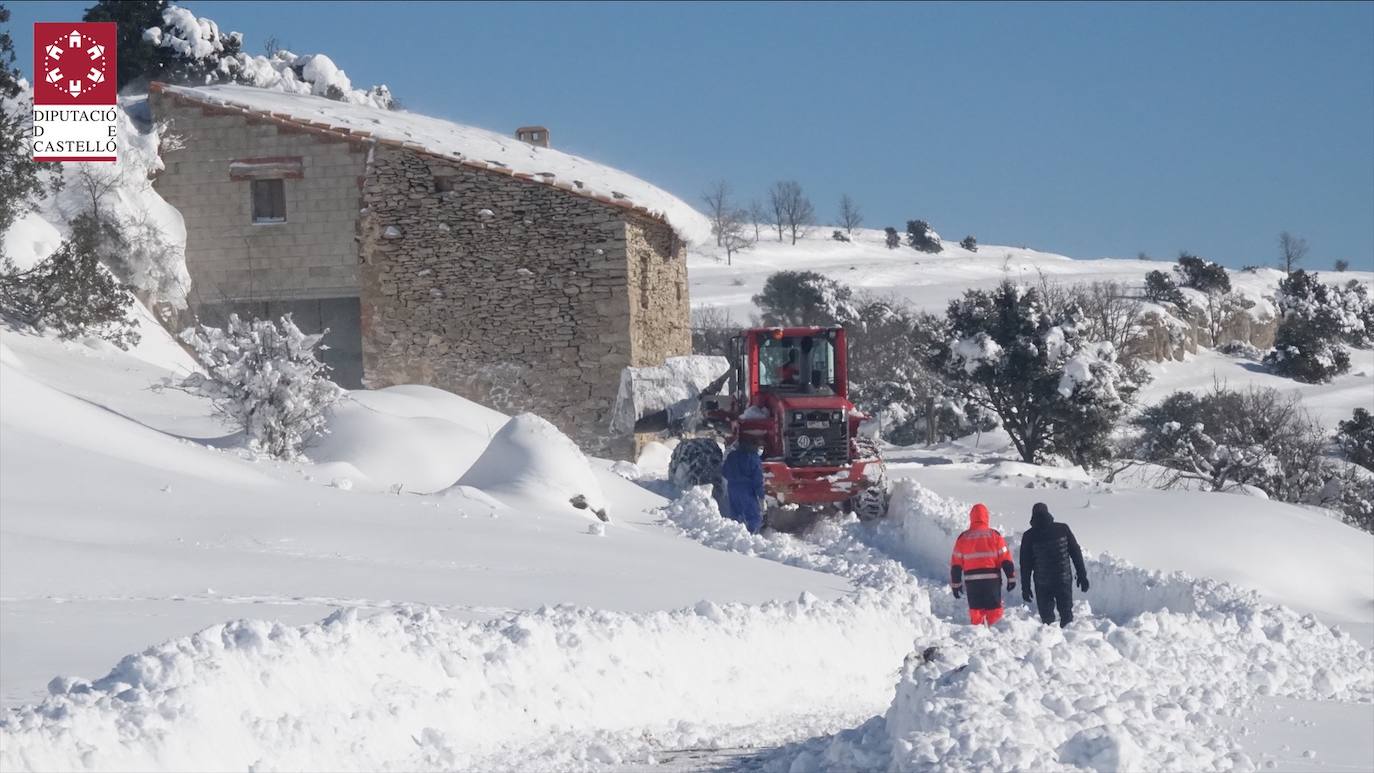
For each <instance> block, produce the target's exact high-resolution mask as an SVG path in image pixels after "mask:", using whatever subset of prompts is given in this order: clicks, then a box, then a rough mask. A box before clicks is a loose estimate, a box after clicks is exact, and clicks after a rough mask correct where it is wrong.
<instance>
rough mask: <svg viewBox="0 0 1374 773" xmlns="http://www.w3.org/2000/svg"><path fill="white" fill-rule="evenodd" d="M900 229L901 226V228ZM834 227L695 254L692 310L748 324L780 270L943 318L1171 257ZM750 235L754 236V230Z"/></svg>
mask: <svg viewBox="0 0 1374 773" xmlns="http://www.w3.org/2000/svg"><path fill="white" fill-rule="evenodd" d="M893 225H894V226H898V227H900V226H901V224H900V223H893ZM833 230H834V229H833V228H832V227H830V226H816V227H815V228H813V229H812V230H811V232H810V234H808V235H807V236H806V238H804V239H802V240H800V241H799V242H797V244H795V245H794V244H791V243H790V241H787V242H778V241H777V240H776V238H775V237H776V231H774V232H772V233H770V232H769V230H768V229H767V228H766V227H765V228H763V229H762V230H761V231H760V236H761V238H760V240H759V241H758V242H757V243H756V244H755V245H754V246H753V247H751V248H749V249H746V250H744V251H742V252H737V253H735V255H734V257H733V259H732V261H731V262H730V263H727V262H726V259H725V254H724V250H722V249H717V248H716V247H715V246H714V245H713V244H711V243H710V242H709V241H707V242H702V243H699V244H696V245H694V246H693V249H692V251H691V252H690V253H689V255H688V265H689V266H690V267H691V272H690V280H689V281H690V284H691V297H692V305H693V306H694V307H697V308H700V307H704V306H718V307H722V308H724V309H727V310H728V311H729V312H730V313H731V315H732V316H733V317H734V319H735V320H737V321H739V322H748V321H749V319H750V316H751V315H753V314H756V313H757V309H755V307H754V304H753V302H752V301H751V300H750V299H751V298H753V296H754V295H756V294H757V293H758V292H759V291H760V290H762V289H763V283H764V282H765V281H766V280H767V279H768V276H769V275H770V274H773V273H774V272H777V271H815V272H818V273H821V274H824V275H826V276H828V277H830V278H832V279H835V280H838V281H840V282H843V283H844V284H847V285H849V286H850V287H852V288H854V289H855V290H856V291H860V290H861V291H864V292H867V293H871V294H873V295H877V296H880V297H894V298H900V299H903V300H905V301H907V302H909V303H911V304H912V305H914V306H915V307H917V308H920V309H925V310H927V311H931V312H937V313H938V312H943V311H944V309H945V306H946V304H948V302H949V301H950V300H953V299H954V298H957V297H959V296H960V295H962V294H963V292H964V291H965V290H968V289H971V288H980V289H988V288H991V287H994V286H996V285H997V284H999V283H1000V282H1002V281H1003V280H1004V279H1011V280H1012V281H1014V282H1022V283H1027V284H1032V285H1035V284H1038V283H1039V282H1040V277H1041V275H1043V276H1044V277H1045V278H1047V279H1048V280H1050V281H1051V282H1063V283H1075V282H1100V281H1117V282H1121V283H1123V284H1125V285H1127V286H1130V287H1139V286H1140V285H1141V284H1142V283H1143V281H1144V277H1145V274H1146V273H1147V272H1149V271H1155V270H1160V271H1164V272H1165V273H1168V272H1169V271H1170V269H1171V268H1172V267H1173V265H1174V261H1173V259H1172V258H1171V257H1168V256H1161V257H1159V258H1158V259H1156V260H1136V259H1134V258H1131V259H1120V258H1103V259H1097V260H1085V259H1073V258H1069V257H1066V256H1064V255H1056V254H1053V253H1048V252H1040V251H1038V250H1034V249H1030V248H1027V247H1010V246H1000V245H994V244H980V245H978V251H977V252H969V251H968V250H965V249H964V248H962V247H960V246H959V244H958V242H957V241H953V240H946V241H945V242H944V250H943V251H942V252H940V253H937V254H933V255H932V254H926V253H921V252H917V251H916V250H913V249H912V248H910V247H908V246H906V245H905V243H904V244H903V245H902V246H900V247H897V248H896V249H888V248H887V246H886V245H885V243H884V238H885V236H884V233H883V231H882V230H881V229H868V228H865V229H856V230H855V231H854V234H853V236H852V241H850V242H839V241H835V240H834V239H832V238H830V232H831V231H833ZM749 235H750V236H752V235H753V229H752V227H751V228H750V229H749ZM1311 269H1312V270H1315V271H1319V272H1321V273H1322V275H1323V276H1324V277H1326V278H1327V279H1331V278H1333V277H1336V276H1340V277H1341V278H1342V279H1358V280H1360V281H1363V282H1370V281H1374V272H1369V271H1348V272H1346V273H1343V274H1340V275H1337V274H1335V273H1334V272H1332V273H1330V274H1328V272H1327V271H1326V267H1324V266H1312V267H1311ZM1280 276H1281V274H1280V272H1278V271H1277V270H1275V269H1272V268H1262V269H1258V270H1256V271H1254V272H1246V271H1232V272H1231V282H1232V285H1233V287H1234V288H1235V289H1237V290H1238V291H1240V292H1244V293H1245V294H1247V295H1250V296H1261V295H1264V294H1272V293H1273V287H1274V285H1275V284H1276V283H1277V282H1278V279H1279V277H1280Z"/></svg>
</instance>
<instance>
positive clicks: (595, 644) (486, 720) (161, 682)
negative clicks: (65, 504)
mask: <svg viewBox="0 0 1374 773" xmlns="http://www.w3.org/2000/svg"><path fill="white" fill-rule="evenodd" d="M907 602H908V599H907V598H906V597H904V596H902V595H892V594H882V593H879V592H875V591H863V592H860V593H859V594H857V595H856V596H855V597H854V598H852V599H844V600H839V601H833V602H823V601H818V600H816V599H815V598H814V597H811V596H809V595H808V594H803V596H802V598H800V599H799V600H797V601H792V602H773V603H768V604H764V605H761V606H745V605H738V604H727V605H716V604H712V603H709V602H702V603H701V604H698V605H697V607H696V608H695V609H690V610H680V611H675V612H659V613H650V614H638V615H628V614H617V613H612V612H599V611H591V610H586V609H576V608H571V607H560V608H555V609H543V610H539V611H537V612H529V613H521V614H518V615H514V616H510V617H506V618H503V619H500V620H496V621H491V622H488V623H470V622H469V623H465V622H458V621H455V620H452V619H449V618H446V617H443V616H441V615H439V614H437V613H435V612H432V611H426V610H397V611H395V612H391V613H385V614H381V615H378V616H376V617H373V618H369V619H359V618H358V617H356V616H355V615H354V614H351V613H339V614H336V615H333V616H331V617H329V618H327V619H326V620H324V621H322V622H320V623H318V624H315V625H307V626H301V627H289V626H283V625H278V624H274V623H268V622H263V621H237V622H232V623H228V624H225V625H219V626H215V627H212V628H209V629H207V630H205V631H202V632H200V633H198V634H196V635H194V636H190V637H186V638H183V639H177V640H175V641H171V642H168V643H166V644H163V645H160V646H156V647H152V648H150V649H149V650H147V651H145V652H144V653H142V654H139V655H132V656H129V657H127V658H125V659H124V660H123V661H122V662H121V663H120V664H119V665H118V666H116V667H115V669H114V670H113V671H111V672H110V673H109V675H107V676H106V677H105V678H103V679H100V680H98V681H96V682H94V683H85V682H72V681H68V680H54V682H53V684H52V685H50V690H51V691H52V693H53V695H52V696H51V697H50V698H49V699H48V700H47V701H45V702H44V703H43V704H41V705H38V706H30V707H25V708H23V709H21V710H19V711H17V712H14V713H11V714H10V715H9V716H8V717H7V718H5V719H4V720H3V721H0V769H4V770H36V769H73V768H83V769H110V768H124V769H142V770H152V769H191V768H196V769H205V768H216V769H237V770H243V769H248V768H253V769H281V768H308V769H334V770H358V769H361V770H367V769H383V768H393V769H435V768H443V769H491V768H501V767H508V768H519V769H530V768H539V767H547V768H555V769H567V768H568V767H570V766H575V765H577V764H578V763H582V762H588V761H599V762H615V761H617V760H619V759H620V758H621V755H622V754H625V753H632V754H636V755H640V756H641V758H642V756H643V755H649V754H651V751H652V749H653V748H655V747H658V746H660V745H662V746H665V747H668V748H681V747H684V746H695V745H709V744H711V743H712V736H711V734H710V730H708V729H707V728H706V727H703V726H700V725H698V724H696V723H699V722H702V721H704V720H709V721H710V722H711V723H713V724H714V725H716V726H722V725H731V724H733V725H750V724H754V723H761V722H767V723H770V724H774V725H775V727H774V729H773V732H775V733H783V732H786V730H787V729H789V728H794V727H795V726H797V725H798V723H802V724H805V723H807V722H808V721H810V720H809V716H810V715H811V714H813V713H815V712H816V710H817V708H818V707H824V708H825V709H826V710H827V711H828V712H830V713H831V715H832V716H833V715H836V714H839V715H842V714H845V713H848V714H850V715H852V716H853V717H854V718H856V719H857V718H859V717H862V716H864V715H866V714H868V713H871V712H872V711H874V710H875V709H876V708H877V707H875V706H874V705H873V702H874V700H882V699H883V696H886V695H890V694H891V693H890V687H891V684H892V677H893V674H894V669H895V666H896V664H897V663H899V662H900V658H901V655H902V653H903V652H905V651H906V650H907V649H909V647H910V642H911V639H912V636H913V635H918V634H919V635H924V634H925V631H926V629H928V628H930V627H932V626H935V625H938V623H937V622H936V621H934V620H932V619H931V618H929V617H927V616H922V615H919V614H915V612H914V610H913V609H912V608H911V607H910V606H909V604H908V603H907ZM622 731H625V733H624V736H623V737H620V736H617V735H616V734H617V733H620V732H622ZM561 736H581V737H583V740H582V741H581V742H580V743H579V742H577V741H576V740H575V739H572V738H570V739H569V742H568V743H563V744H550V739H551V737H554V738H556V737H561ZM591 736H595V737H597V738H599V739H600V740H599V741H597V742H588V741H587V740H586V738H587V737H591ZM560 746H561V751H559V752H557V753H556V755H555V756H552V757H543V758H534V759H532V758H531V757H530V756H529V754H528V752H526V751H522V749H525V748H526V747H537V748H539V749H541V750H548V749H551V748H555V747H560Z"/></svg>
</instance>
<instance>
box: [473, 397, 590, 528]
mask: <svg viewBox="0 0 1374 773" xmlns="http://www.w3.org/2000/svg"><path fill="white" fill-rule="evenodd" d="M459 482H460V483H462V484H463V485H464V486H471V487H473V488H478V489H482V490H484V491H487V492H489V493H491V494H492V495H494V496H495V497H496V498H497V499H500V500H502V501H504V502H506V503H507V504H508V505H511V506H512V507H520V506H522V505H536V506H542V507H543V508H544V509H546V510H550V511H553V512H558V511H566V512H567V513H569V514H572V513H579V514H581V516H582V517H586V518H590V517H592V515H591V513H594V512H596V511H604V510H605V509H606V507H607V502H606V495H605V494H604V493H602V491H601V486H600V484H598V483H597V480H596V476H595V475H593V474H592V470H591V466H590V462H588V461H587V457H586V456H584V455H583V454H582V451H581V449H579V448H578V447H577V444H576V443H574V442H573V441H572V439H571V438H569V437H568V436H567V435H564V434H563V433H562V432H559V431H558V428H557V427H555V426H553V425H552V424H550V423H549V422H548V420H546V419H543V418H540V417H539V416H536V415H534V414H532V413H522V414H520V415H519V416H514V417H512V418H511V420H510V421H508V422H506V424H505V426H503V427H501V429H500V430H498V431H497V432H496V435H495V436H494V437H492V439H491V442H489V443H488V444H487V447H486V449H485V450H483V451H482V454H481V456H479V457H477V460H476V461H474V462H473V463H472V466H471V467H469V468H468V470H467V472H466V473H464V474H463V477H462V478H461V479H460V480H459ZM578 497H582V498H585V501H586V506H585V507H582V508H578V507H575V506H574V505H572V504H570V503H571V502H572V500H574V499H575V498H578Z"/></svg>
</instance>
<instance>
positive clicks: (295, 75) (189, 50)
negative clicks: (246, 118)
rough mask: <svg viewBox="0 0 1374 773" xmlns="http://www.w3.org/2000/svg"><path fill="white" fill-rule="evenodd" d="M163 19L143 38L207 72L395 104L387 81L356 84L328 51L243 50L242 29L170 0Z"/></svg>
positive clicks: (360, 102)
mask: <svg viewBox="0 0 1374 773" xmlns="http://www.w3.org/2000/svg"><path fill="white" fill-rule="evenodd" d="M162 21H163V25H162V26H161V27H149V28H148V29H146V30H144V31H143V39H144V40H146V41H148V42H150V43H152V44H153V45H155V46H158V47H160V48H167V49H170V50H172V51H175V52H176V53H177V54H179V55H180V56H181V57H183V58H185V59H187V60H191V61H193V62H196V63H199V64H200V65H201V66H202V67H203V68H204V70H205V71H206V73H207V76H206V77H207V78H211V79H227V80H233V81H236V82H238V83H243V84H246V85H249V86H253V87H256V88H262V89H272V90H274V91H281V92H286V93H290V94H313V95H315V96H319V97H327V98H329V99H335V100H340V101H344V102H351V103H353V104H358V105H368V106H370V107H376V108H381V109H389V108H390V107H391V106H392V105H393V104H394V99H393V98H392V96H391V91H390V89H388V88H387V87H386V86H385V85H381V86H373V87H372V88H370V89H365V90H364V89H355V88H353V82H352V81H351V80H349V78H348V75H347V74H345V73H344V71H343V70H341V69H339V66H338V65H336V64H334V60H332V59H330V58H329V57H327V56H325V55H324V54H311V55H305V56H297V55H296V54H293V53H291V52H290V51H286V50H278V51H274V52H272V55H271V56H251V55H249V54H245V53H243V52H242V51H241V50H240V49H241V48H242V47H243V35H242V34H241V33H238V32H230V33H228V34H227V35H225V34H221V33H220V29H219V25H218V24H216V23H215V21H214V20H213V19H208V18H204V17H198V16H196V15H195V14H194V13H191V12H190V11H189V10H187V9H185V8H182V7H180V6H176V5H168V6H167V7H166V8H164V9H163V11H162Z"/></svg>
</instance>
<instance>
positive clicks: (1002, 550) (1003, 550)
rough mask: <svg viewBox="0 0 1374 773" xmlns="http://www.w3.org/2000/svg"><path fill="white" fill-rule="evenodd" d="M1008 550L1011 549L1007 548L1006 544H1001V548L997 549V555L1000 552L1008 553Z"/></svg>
mask: <svg viewBox="0 0 1374 773" xmlns="http://www.w3.org/2000/svg"><path fill="white" fill-rule="evenodd" d="M1010 552H1011V551H1010V550H1008V549H1007V546H1006V545H1003V546H1002V549H1001V550H999V551H997V553H998V555H1001V554H1002V553H1010Z"/></svg>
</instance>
